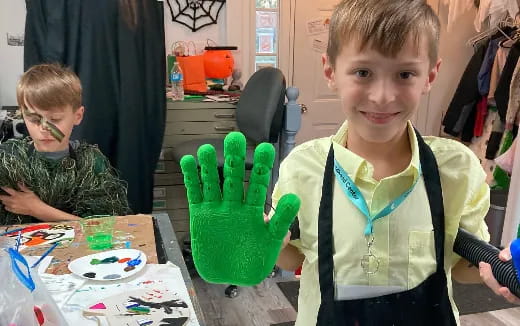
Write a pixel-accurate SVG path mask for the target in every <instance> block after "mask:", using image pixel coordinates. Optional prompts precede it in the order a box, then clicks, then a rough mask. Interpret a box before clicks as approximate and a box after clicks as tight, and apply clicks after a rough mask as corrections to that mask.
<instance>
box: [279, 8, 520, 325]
mask: <svg viewBox="0 0 520 326" xmlns="http://www.w3.org/2000/svg"><path fill="white" fill-rule="evenodd" d="M439 30H440V23H439V20H438V18H437V16H436V14H435V13H434V11H433V10H432V8H431V7H430V6H429V5H428V4H427V3H426V1H423V0H363V1H360V0H343V1H341V3H340V4H339V5H338V6H337V7H336V9H335V11H334V14H333V16H332V18H331V22H330V31H329V44H328V48H327V53H326V55H324V56H323V67H324V74H325V78H326V80H327V83H328V86H329V88H330V89H332V90H334V91H335V92H336V93H337V94H338V96H339V98H340V100H341V102H342V107H343V110H344V112H345V114H346V116H347V121H346V122H345V123H344V124H343V126H342V127H341V128H340V129H339V131H338V132H337V133H336V135H334V136H332V137H330V138H322V139H317V140H313V141H310V142H308V143H305V144H302V145H301V146H298V147H297V148H296V149H295V150H293V151H292V152H291V153H290V155H289V157H288V158H287V159H286V160H285V161H284V162H283V163H282V166H281V169H280V179H279V180H278V183H277V186H276V189H275V191H274V195H273V197H274V198H275V201H276V198H279V197H280V195H281V194H284V193H287V192H291V193H295V194H297V195H298V196H299V197H300V199H301V200H302V206H301V208H300V211H299V213H298V226H299V228H298V231H299V232H296V233H299V236H298V237H293V239H292V240H291V241H290V242H289V243H288V244H287V246H286V247H285V248H284V249H283V250H282V252H281V254H280V257H279V260H278V264H279V265H280V266H281V267H283V268H287V269H294V268H297V267H298V266H300V265H301V264H302V263H303V270H302V276H301V287H300V296H299V309H298V320H297V323H296V325H297V326H302V325H356V324H359V325H455V324H456V323H458V320H459V318H458V310H457V307H456V305H455V302H454V301H453V295H452V286H451V276H452V274H453V276H454V278H456V279H461V280H465V279H468V278H472V277H471V276H472V275H471V274H475V272H476V274H477V277H478V273H479V271H478V270H477V269H476V268H468V265H469V264H468V263H467V262H465V263H464V262H459V261H460V257H459V256H457V255H456V254H455V253H454V252H453V243H454V239H455V237H456V235H457V231H458V228H459V227H462V228H465V229H466V230H468V231H470V232H472V233H474V234H475V235H476V236H478V237H480V238H482V239H485V240H489V233H488V230H487V226H486V224H485V222H484V217H485V215H486V213H487V211H488V208H489V187H488V185H487V184H486V175H485V173H484V171H483V170H482V168H481V166H480V163H479V160H478V159H477V158H476V157H475V155H474V154H473V153H472V152H471V151H470V150H469V149H468V148H467V147H466V146H464V145H463V144H460V143H458V142H455V141H452V140H448V139H443V138H439V137H421V136H420V135H419V134H418V133H417V131H416V130H415V129H414V128H413V126H412V124H411V123H410V119H412V117H413V115H414V114H415V113H416V112H417V109H418V107H419V102H420V99H421V96H422V95H423V94H426V93H428V92H429V90H430V88H431V85H432V83H433V82H434V80H435V79H436V77H437V74H438V71H439V66H440V63H441V61H440V59H439V58H438V42H439ZM318 184H323V187H312V188H310V187H309V186H310V185H318ZM309 188H310V189H309ZM301 189H305V191H301ZM318 198H321V202H320V201H318V200H317V199H318ZM293 230H294V228H293ZM502 256H503V257H504V259H506V256H507V252H506V251H504V252H503V253H502ZM458 262H459V264H457V263H458ZM452 268H454V269H453V273H452ZM480 274H481V276H482V278H483V279H484V280H485V281H486V284H488V285H489V286H490V287H491V288H492V289H493V290H494V291H495V292H496V293H497V294H501V295H503V296H504V297H506V298H507V299H508V300H509V301H511V302H520V301H518V298H516V297H514V296H513V295H512V294H511V293H510V291H509V290H508V289H507V288H503V287H500V286H499V285H498V283H497V282H496V280H495V279H494V277H493V275H492V273H491V271H490V268H489V265H488V264H485V263H481V266H480ZM473 279H474V277H473Z"/></svg>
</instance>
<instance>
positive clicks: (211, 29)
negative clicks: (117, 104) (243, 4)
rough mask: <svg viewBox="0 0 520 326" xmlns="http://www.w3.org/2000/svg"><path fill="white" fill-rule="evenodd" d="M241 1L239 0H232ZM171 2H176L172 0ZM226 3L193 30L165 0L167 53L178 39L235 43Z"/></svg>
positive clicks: (198, 42) (200, 42)
mask: <svg viewBox="0 0 520 326" xmlns="http://www.w3.org/2000/svg"><path fill="white" fill-rule="evenodd" d="M0 1H1V0H0ZM232 1H239V0H232ZM228 2H229V1H228ZM170 3H175V2H174V1H170ZM227 6H228V4H227V3H226V4H225V5H224V7H222V10H221V11H220V14H219V16H218V20H217V24H212V25H209V26H206V27H203V28H201V29H199V30H198V31H196V32H192V31H191V29H189V28H188V27H186V26H184V25H181V24H179V23H176V22H173V21H172V15H171V13H170V9H169V7H168V4H167V3H166V1H164V33H165V42H166V43H165V44H166V53H167V54H168V53H171V46H172V44H173V43H174V42H176V41H193V42H194V43H195V44H196V46H197V49H200V50H202V49H204V46H205V45H206V40H207V39H211V40H213V41H215V42H216V43H217V44H218V45H233V44H227V34H226V30H227V28H226V12H227Z"/></svg>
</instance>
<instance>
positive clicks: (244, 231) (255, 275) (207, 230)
mask: <svg viewBox="0 0 520 326" xmlns="http://www.w3.org/2000/svg"><path fill="white" fill-rule="evenodd" d="M197 156H198V160H199V164H200V178H199V173H198V170H197V163H196V161H195V158H194V157H193V156H192V155H186V156H184V157H183V158H182V159H181V169H182V173H183V174H184V184H185V185H186V190H187V194H188V202H189V208H190V232H191V248H192V253H193V259H194V261H195V267H196V268H197V271H198V272H199V274H200V276H201V277H202V278H203V279H204V280H206V281H208V282H212V283H225V284H235V285H242V286H248V285H256V284H259V283H260V282H262V280H264V279H265V278H266V277H267V275H269V273H270V272H271V271H272V269H273V266H274V264H275V263H276V259H277V258H278V254H279V252H280V248H281V245H282V241H283V238H284V237H285V235H286V234H287V230H288V229H289V226H290V224H291V223H292V221H293V219H294V217H295V216H296V214H297V212H298V209H299V207H300V200H299V198H298V197H297V196H296V195H293V194H287V195H285V196H283V197H282V198H281V199H280V201H279V203H278V207H276V209H275V212H276V213H275V214H274V216H273V217H272V219H271V220H270V221H269V223H266V222H264V217H263V213H264V204H265V200H266V192H267V187H268V185H269V181H270V176H271V170H272V168H273V162H274V157H275V152H274V148H273V146H272V145H271V144H268V143H262V144H260V145H258V146H257V148H256V149H255V154H254V164H253V170H252V171H251V176H250V178H249V187H248V189H247V193H246V194H245V196H244V174H245V167H244V161H245V156H246V140H245V137H244V135H242V134H241V133H239V132H232V133H230V134H228V135H227V136H226V139H225V140H224V158H225V164H224V184H223V191H222V192H221V187H220V180H219V174H218V170H217V158H216V152H215V148H214V147H213V146H211V145H208V144H206V145H202V146H201V147H200V148H199V150H198V152H197ZM201 181H202V182H201Z"/></svg>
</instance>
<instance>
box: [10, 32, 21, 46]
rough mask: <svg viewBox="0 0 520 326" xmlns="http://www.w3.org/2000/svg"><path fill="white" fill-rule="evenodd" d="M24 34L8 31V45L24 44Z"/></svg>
mask: <svg viewBox="0 0 520 326" xmlns="http://www.w3.org/2000/svg"><path fill="white" fill-rule="evenodd" d="M23 44H24V34H13V33H7V45H8V46H23Z"/></svg>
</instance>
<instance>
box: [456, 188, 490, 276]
mask: <svg viewBox="0 0 520 326" xmlns="http://www.w3.org/2000/svg"><path fill="white" fill-rule="evenodd" d="M475 188H476V189H468V191H470V192H472V193H473V196H471V197H470V198H469V200H468V201H467V202H466V203H465V205H464V206H465V207H464V210H463V212H462V216H461V219H460V223H459V225H460V227H461V228H463V229H465V230H467V231H468V232H471V233H473V234H475V236H477V237H478V238H480V239H483V240H485V241H489V232H488V228H487V225H486V222H485V220H484V218H485V216H486V213H487V211H488V209H489V197H490V194H489V186H488V184H487V183H486V181H485V179H484V180H482V182H481V183H480V184H479V185H477V186H475ZM452 278H453V279H454V280H456V281H457V282H459V283H482V278H481V277H480V272H479V269H478V266H473V265H472V264H471V263H470V262H468V261H467V260H466V259H464V258H461V259H460V260H459V261H458V262H457V263H456V264H455V266H453V268H452Z"/></svg>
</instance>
